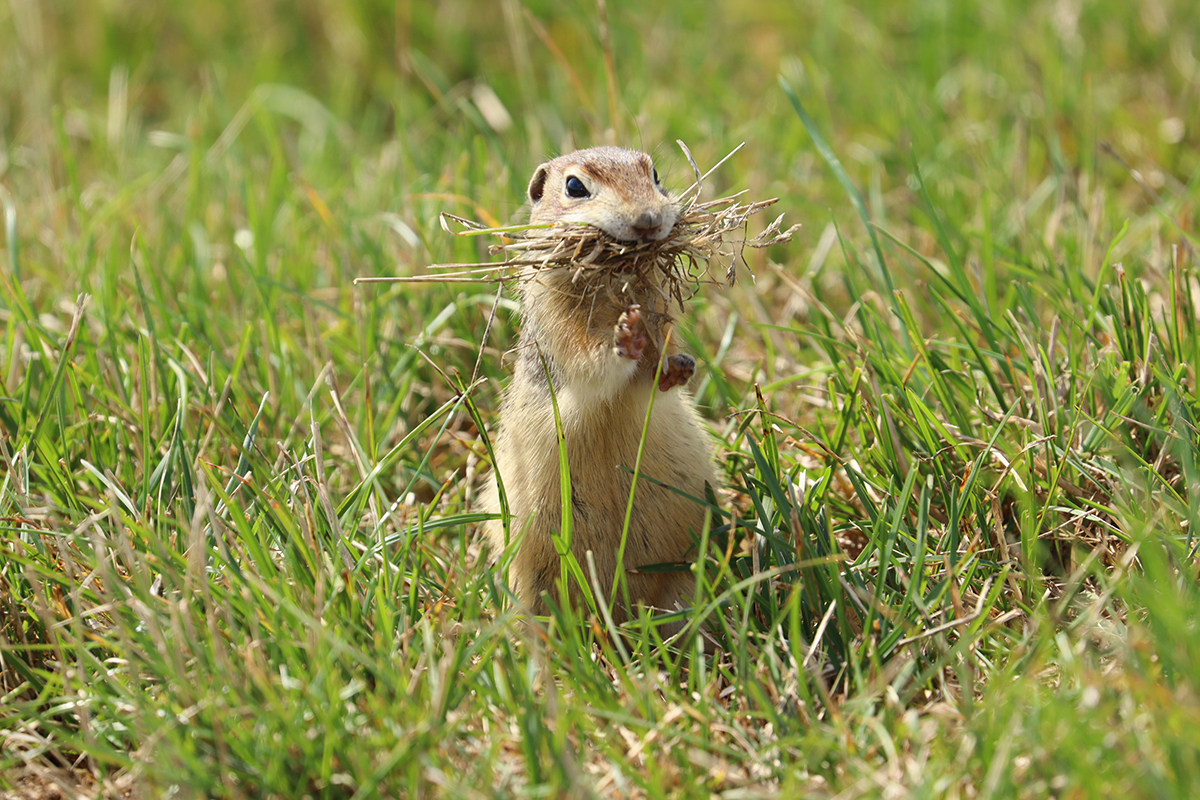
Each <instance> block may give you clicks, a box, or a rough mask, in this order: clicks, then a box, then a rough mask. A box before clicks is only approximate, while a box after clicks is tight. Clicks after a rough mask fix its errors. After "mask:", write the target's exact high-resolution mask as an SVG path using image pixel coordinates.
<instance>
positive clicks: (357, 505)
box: [0, 0, 1200, 800]
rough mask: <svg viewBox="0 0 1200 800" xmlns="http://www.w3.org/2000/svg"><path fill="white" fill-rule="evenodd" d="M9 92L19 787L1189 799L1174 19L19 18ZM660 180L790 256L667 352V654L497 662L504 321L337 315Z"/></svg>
mask: <svg viewBox="0 0 1200 800" xmlns="http://www.w3.org/2000/svg"><path fill="white" fill-rule="evenodd" d="M0 52H2V53H3V54H4V55H3V56H2V57H0V206H2V210H3V224H2V226H0V227H2V229H3V232H2V233H0V239H2V241H3V251H2V253H0V383H2V387H0V531H2V535H0V792H5V793H6V794H4V796H5V797H37V798H41V797H46V798H50V797H181V798H192V797H197V798H199V797H219V798H242V797H256V798H257V797H275V798H302V797H311V798H318V797H319V798H326V797H328V798H368V797H464V798H468V797H469V798H478V797H572V798H575V797H578V798H584V797H604V798H608V797H637V798H666V797H671V798H676V797H679V798H681V797H722V798H729V799H730V800H734V799H735V798H750V797H814V798H833V797H837V798H858V797H863V798H866V797H887V798H925V797H953V798H1001V797H1005V798H1008V797H1017V798H1042V797H1060V798H1085V797H1111V796H1119V797H1128V798H1170V797H1179V798H1190V797H1196V796H1200V630H1198V629H1197V626H1198V624H1200V623H1198V620H1200V584H1198V583H1197V579H1198V577H1200V576H1198V574H1197V570H1198V567H1200V563H1198V558H1197V547H1198V545H1200V539H1198V538H1197V535H1196V530H1197V527H1198V526H1200V427H1198V423H1200V390H1198V389H1197V382H1196V378H1197V376H1196V365H1197V362H1198V360H1200V334H1198V333H1197V314H1198V312H1200V280H1198V272H1197V268H1198V259H1197V253H1198V248H1200V235H1198V234H1197V215H1198V211H1200V4H1196V3H1194V2H1188V1H1187V0H1144V2H1141V3H1136V4H1134V3H1122V2H1117V0H1093V1H1092V2H1083V0H1037V1H1034V2H1011V3H1006V2H990V3H985V2H963V3H949V2H921V1H919V0H906V1H905V2H885V1H884V0H857V1H856V2H850V1H844V0H822V1H818V0H811V1H810V0H797V1H796V2H783V0H757V1H755V2H751V0H718V2H714V3H694V2H688V1H687V0H664V2H661V3H657V4H638V3H631V2H626V0H606V1H604V2H599V3H597V2H595V0H568V1H567V2H561V3H552V2H548V0H547V1H543V0H528V2H524V3H522V2H519V0H496V2H484V1H483V0H445V2H437V3H432V2H425V1H424V0H398V2H394V3H385V2H382V0H326V2H312V1H311V0H303V1H302V2H296V3H272V2H268V0H246V1H245V2H242V3H239V4H232V3H220V2H215V1H214V0H195V2H191V3H186V4H172V3H154V2H148V1H147V0H111V2H95V3H79V4H72V3H55V2H37V0H13V2H11V3H7V4H4V5H3V6H0ZM676 140H681V141H683V142H684V143H686V145H687V147H688V148H689V149H690V151H691V152H692V154H693V155H694V156H695V158H696V161H697V163H699V164H700V165H701V166H702V167H705V168H707V167H708V166H712V165H714V164H716V163H717V162H718V161H720V160H721V159H722V158H724V157H725V156H726V155H727V154H728V153H730V152H731V151H732V150H734V149H735V148H736V147H737V146H738V145H740V144H742V143H745V147H743V148H742V149H741V150H739V151H738V152H737V153H736V154H735V155H734V156H733V157H732V158H730V159H729V160H728V161H727V162H726V163H724V164H723V165H721V167H720V168H719V169H717V170H716V171H714V172H713V174H712V176H711V177H710V178H709V179H708V180H707V181H706V189H705V193H706V196H711V197H720V196H724V195H726V194H730V193H733V192H737V191H741V190H746V191H747V196H748V197H749V198H750V199H765V198H774V197H778V198H779V202H778V204H777V205H776V206H774V207H773V208H772V209H771V210H770V212H768V213H767V214H765V215H764V219H757V218H756V220H755V222H753V223H752V226H751V230H749V231H748V233H749V234H754V233H757V232H758V231H759V230H761V228H762V226H763V225H765V224H766V223H767V222H769V221H770V219H771V218H772V217H773V215H774V214H778V213H784V214H785V218H784V219H785V223H786V224H792V223H802V225H803V227H802V228H801V229H800V231H799V232H798V233H797V234H796V235H795V236H794V237H793V239H792V241H791V242H789V243H786V244H779V245H775V246H773V247H771V248H769V249H765V250H751V249H746V250H745V251H744V252H743V253H742V255H741V258H742V259H743V260H740V261H739V262H738V269H739V280H738V282H737V284H736V285H734V286H732V287H728V286H724V285H720V284H719V283H705V284H703V285H701V286H700V287H699V288H700V291H699V292H698V294H697V296H696V297H695V298H694V299H692V300H691V301H690V302H689V303H688V306H687V309H686V313H685V315H684V318H683V320H682V323H683V324H682V327H681V330H680V335H681V336H682V338H683V343H684V346H685V348H686V349H687V350H688V352H690V353H693V354H695V355H696V357H697V361H698V365H699V369H698V372H697V374H696V376H695V377H694V378H693V379H692V382H691V385H690V388H691V390H692V392H693V393H694V395H695V398H696V403H697V406H698V408H699V410H700V413H701V415H702V416H703V418H704V420H705V424H706V426H707V427H708V430H709V432H710V434H711V437H712V441H713V444H714V449H715V451H716V453H717V458H718V466H719V474H720V476H721V485H719V486H714V487H712V488H713V491H712V493H711V495H710V496H709V497H708V498H706V500H707V502H708V505H709V509H710V511H709V520H710V523H709V525H708V526H707V528H706V529H705V530H704V531H701V532H698V542H697V546H698V549H699V551H700V552H701V557H700V559H699V564H698V565H697V568H696V574H697V578H698V583H699V593H698V596H697V603H696V606H695V608H694V609H693V610H692V611H690V612H688V616H687V619H689V620H690V621H691V624H690V625H689V627H688V628H687V629H686V630H685V631H684V633H683V634H682V635H681V636H680V637H679V638H677V639H675V640H672V641H670V642H664V641H663V639H662V637H661V636H660V635H659V630H658V627H657V625H656V624H655V621H654V620H653V619H652V618H651V617H650V616H649V615H645V616H643V617H642V618H640V619H638V620H635V621H632V622H630V623H628V624H627V625H626V626H625V629H624V630H623V631H617V630H616V629H615V626H614V625H612V623H611V620H609V619H607V618H606V617H605V616H604V615H603V614H599V615H597V614H592V613H590V612H589V610H588V609H586V608H585V609H575V610H572V609H569V608H568V609H563V610H561V611H560V612H558V613H556V614H555V615H553V616H552V617H549V618H541V619H538V620H532V621H530V620H525V619H524V617H523V615H522V613H521V607H520V605H519V604H518V603H516V602H515V600H514V598H513V596H512V593H511V591H510V589H509V587H508V586H507V585H506V583H505V580H504V571H503V568H502V567H503V563H504V561H505V559H507V558H511V553H504V554H496V553H488V552H486V551H485V550H484V548H483V546H482V542H481V540H480V537H479V535H478V533H477V527H478V525H479V524H480V522H481V521H482V520H483V518H484V517H483V515H482V514H481V512H480V511H479V509H478V507H477V504H476V501H477V499H478V495H479V492H480V490H481V487H482V485H483V480H484V477H485V475H486V474H487V472H488V470H489V469H490V447H491V444H490V439H489V438H488V435H487V434H488V433H489V432H491V431H494V430H495V424H496V420H497V415H496V411H497V407H498V403H499V397H500V393H501V391H502V388H503V386H504V385H505V381H506V380H507V378H508V375H509V374H510V369H509V367H510V361H511V360H509V361H507V362H506V359H505V353H506V351H508V350H509V349H510V348H511V347H512V346H513V344H514V343H515V341H516V336H517V332H518V330H519V312H518V306H517V304H516V302H515V301H514V298H513V296H512V294H511V293H510V292H505V291H500V289H501V287H498V286H496V285H494V284H447V283H436V282H432V283H421V284H411V283H404V284H400V283H390V284H369V285H363V284H359V285H356V284H355V283H354V281H355V279H356V278H359V277H368V276H406V275H422V274H426V273H428V272H429V266H430V265H432V264H437V263H446V262H467V261H477V260H487V259H488V258H489V254H488V252H487V248H486V242H483V241H481V240H480V239H478V238H467V237H454V236H450V235H448V234H447V233H446V232H445V231H444V230H443V229H442V226H441V224H440V222H439V214H440V213H442V212H450V213H453V214H457V215H459V216H463V217H468V218H471V219H475V220H479V221H481V222H484V223H486V224H506V223H510V222H514V221H517V220H519V219H520V215H521V210H522V202H523V196H524V190H525V185H526V182H527V180H528V177H529V175H530V173H531V171H532V170H533V168H534V167H535V166H536V165H537V164H539V163H541V162H542V161H544V160H545V159H546V158H547V157H549V156H552V155H554V154H556V153H561V152H566V151H569V150H571V149H574V148H576V147H584V146H590V145H594V144H604V143H617V144H623V145H626V146H631V147H636V148H639V149H643V150H646V151H647V152H649V153H651V154H652V155H653V156H654V158H655V163H656V166H657V168H658V171H659V172H660V173H661V174H662V176H663V180H664V183H665V184H666V185H667V186H668V187H670V188H673V189H676V190H682V189H683V188H685V187H686V186H687V185H688V184H689V183H691V182H692V170H691V167H690V166H689V164H688V161H687V159H686V157H685V156H684V154H683V152H682V150H681V149H680V148H679V147H678V146H677V145H676V144H675V142H676ZM771 212H773V213H771ZM721 266H722V267H723V266H724V265H721ZM496 558H499V559H500V564H499V565H497V564H496V563H495V560H496ZM583 567H584V568H585V569H586V565H583ZM700 623H703V625H704V627H705V629H706V630H707V631H708V633H709V634H711V636H712V637H713V638H714V639H715V640H716V641H717V642H718V643H719V645H720V648H719V650H717V651H716V652H712V650H713V648H712V647H711V646H710V647H709V648H708V649H707V650H706V647H705V643H704V641H703V638H702V637H701V636H700V635H699V633H698V627H699V625H700Z"/></svg>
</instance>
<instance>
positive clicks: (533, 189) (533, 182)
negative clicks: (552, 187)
mask: <svg viewBox="0 0 1200 800" xmlns="http://www.w3.org/2000/svg"><path fill="white" fill-rule="evenodd" d="M548 167H549V165H548V164H542V165H541V166H540V167H538V168H537V169H535V170H534V171H533V177H532V178H530V179H529V200H530V202H532V203H536V202H538V201H539V200H541V199H542V194H543V193H544V192H545V191H546V177H547V176H548V175H549V174H550V170H549V168H548Z"/></svg>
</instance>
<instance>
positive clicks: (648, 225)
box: [629, 211, 670, 241]
mask: <svg viewBox="0 0 1200 800" xmlns="http://www.w3.org/2000/svg"><path fill="white" fill-rule="evenodd" d="M629 227H630V229H631V230H632V231H633V233H634V235H635V236H637V238H638V239H639V240H642V241H651V240H657V239H665V238H666V237H667V234H668V233H670V228H669V227H668V226H666V225H664V224H663V212H661V211H643V212H642V213H641V214H638V216H637V218H636V219H634V220H632V221H631V222H630V223H629Z"/></svg>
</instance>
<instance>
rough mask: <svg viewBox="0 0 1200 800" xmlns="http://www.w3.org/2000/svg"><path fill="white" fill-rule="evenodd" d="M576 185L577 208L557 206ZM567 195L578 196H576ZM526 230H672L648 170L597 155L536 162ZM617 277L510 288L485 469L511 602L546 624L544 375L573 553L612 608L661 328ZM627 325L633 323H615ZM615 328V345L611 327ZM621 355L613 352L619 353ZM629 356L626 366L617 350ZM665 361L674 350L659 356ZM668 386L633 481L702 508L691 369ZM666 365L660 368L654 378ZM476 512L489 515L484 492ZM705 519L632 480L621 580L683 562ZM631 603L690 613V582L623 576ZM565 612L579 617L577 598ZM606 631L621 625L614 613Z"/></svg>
mask: <svg viewBox="0 0 1200 800" xmlns="http://www.w3.org/2000/svg"><path fill="white" fill-rule="evenodd" d="M572 176H575V177H578V178H579V180H580V181H581V182H582V183H583V184H584V185H585V188H586V189H587V192H588V196H587V197H585V198H573V197H570V196H569V195H568V193H567V191H566V188H565V187H566V183H567V180H568V179H569V178H570V177H572ZM575 188H576V190H577V189H578V186H577V185H576V186H575ZM529 194H530V200H531V203H532V206H531V213H530V219H531V221H533V222H558V221H570V222H583V223H588V224H592V225H595V226H596V227H599V228H601V229H602V230H604V231H605V232H606V233H608V234H609V235H610V236H613V237H614V238H617V239H621V240H623V241H637V240H647V239H661V238H663V237H665V236H666V235H667V234H668V233H669V232H670V229H671V226H672V225H673V224H674V222H675V219H676V216H677V210H676V206H675V203H674V201H673V200H672V199H671V198H670V196H669V195H667V193H666V192H665V191H664V190H663V189H662V188H661V186H659V185H658V183H657V181H656V179H655V176H654V171H653V167H652V165H651V163H650V158H649V156H647V155H646V154H644V153H640V152H637V151H633V150H622V149H618V148H611V147H603V148H593V149H590V150H581V151H578V152H575V153H571V154H569V155H565V156H560V157H559V158H556V159H554V160H552V161H549V162H547V163H545V164H543V165H541V166H540V167H538V168H537V170H536V171H535V172H534V175H533V179H532V180H531V181H530V191H529ZM614 272H616V273H618V274H616V275H608V276H599V277H590V278H588V279H587V280H580V279H579V278H576V279H575V280H574V281H573V280H572V275H573V273H572V271H570V270H564V269H558V270H549V269H545V270H540V271H532V268H531V271H530V272H528V273H526V274H525V275H523V276H522V281H521V285H522V286H523V325H522V331H521V338H520V342H519V344H518V346H517V364H516V372H515V375H514V376H513V380H512V384H511V385H510V386H509V388H508V391H507V392H506V393H505V396H504V400H503V402H502V404H501V408H500V418H501V422H500V430H499V434H498V435H497V437H496V447H495V451H496V468H497V469H498V471H499V473H500V477H501V479H502V482H503V484H504V488H505V491H506V495H507V498H508V504H509V509H510V511H511V513H512V528H511V533H512V535H513V536H519V535H521V531H525V533H524V540H523V542H522V544H521V546H520V549H519V551H518V552H517V554H516V557H515V558H514V560H513V577H514V579H515V584H516V590H517V594H518V596H519V597H520V598H521V599H522V600H523V601H524V602H525V603H526V604H527V606H528V608H529V610H530V611H532V612H533V613H536V614H544V613H547V607H546V604H545V602H544V601H543V600H542V597H541V596H542V594H543V593H549V594H550V595H551V596H552V597H553V596H556V582H557V581H558V577H559V574H560V566H559V557H558V554H557V553H556V552H555V550H554V545H553V542H552V541H551V533H552V532H557V531H558V530H559V529H560V521H561V520H560V511H561V493H560V486H559V457H558V445H557V441H556V435H555V425H554V411H553V407H552V405H551V395H550V389H549V386H548V385H547V381H546V371H547V370H548V371H549V375H550V379H551V381H552V382H553V385H554V391H555V396H556V397H557V399H558V405H559V412H560V415H561V418H562V424H563V428H564V432H565V435H566V442H567V453H568V462H569V464H570V469H571V484H572V485H571V488H572V497H573V507H574V515H573V522H572V526H573V536H572V550H573V552H574V554H575V557H576V558H577V559H578V561H579V563H580V565H581V566H583V568H584V570H585V573H586V571H587V557H586V553H587V551H589V550H590V551H591V552H592V554H593V557H594V559H595V562H596V568H597V572H598V574H599V579H600V583H601V588H602V590H603V592H604V600H605V602H607V600H608V598H610V597H611V596H612V585H613V578H614V574H615V571H616V566H617V550H618V547H619V544H620V540H621V530H622V526H623V524H624V519H625V510H626V504H627V502H628V499H629V490H630V484H631V481H632V475H631V474H630V472H628V471H625V470H624V469H622V467H625V468H628V469H629V470H632V469H633V467H634V464H635V462H636V459H637V451H638V444H639V440H640V438H641V434H642V425H643V422H644V420H645V417H646V407H647V404H648V403H649V402H650V398H651V395H652V394H655V384H654V373H655V368H656V366H657V363H658V359H659V355H660V353H661V352H662V349H663V346H664V343H665V342H666V340H667V337H668V335H669V332H670V329H671V323H670V315H669V313H668V312H669V309H668V307H667V304H666V302H665V301H664V299H663V298H662V295H661V293H659V292H657V291H654V287H652V286H640V287H636V288H634V289H630V288H629V287H628V285H627V283H628V281H626V280H623V279H622V278H621V276H620V274H619V272H620V271H619V269H618V270H614ZM630 320H633V322H632V324H628V323H629V321H630ZM622 322H625V323H627V324H626V325H625V326H624V333H622V330H621V329H619V325H620V324H621V323H622ZM622 346H624V347H625V351H624V353H623V352H622V349H621V348H622ZM630 348H632V349H633V350H634V351H636V350H637V349H639V348H640V349H641V353H640V356H639V357H638V358H636V359H634V358H631V357H629V355H628V352H629V350H630ZM672 350H673V349H672ZM669 355H671V356H672V358H671V359H670V360H669V361H668V363H669V364H674V362H675V360H676V359H682V361H681V362H680V363H686V365H687V370H686V371H685V372H684V373H683V375H682V377H681V378H680V379H679V380H676V381H672V382H667V383H665V384H660V385H662V386H663V388H664V390H663V391H659V392H657V393H656V395H655V397H654V409H653V414H652V416H651V418H650V424H649V430H648V433H647V439H646V445H645V451H644V455H643V458H642V468H641V474H642V475H643V476H646V477H650V478H654V479H656V480H658V481H661V482H663V483H666V484H668V485H671V486H674V487H677V488H678V489H680V490H682V491H683V492H686V493H687V494H690V495H692V496H693V497H700V498H703V497H704V484H705V482H706V481H708V482H710V483H713V484H715V475H714V472H713V466H712V456H711V451H710V448H709V445H708V442H707V440H706V437H705V434H704V432H703V429H702V427H701V425H700V422H699V419H698V417H697V415H696V412H695V410H694V408H693V404H692V400H691V398H690V396H689V395H687V394H686V392H685V391H684V390H683V389H671V388H670V387H671V386H674V385H678V384H679V383H682V382H685V381H686V380H687V377H688V376H690V374H691V367H692V364H693V362H692V361H691V359H690V358H688V357H687V356H681V355H674V354H673V352H672V353H669ZM665 368H666V367H665V366H664V369H665ZM484 504H485V507H486V508H487V509H488V510H491V511H499V498H498V496H497V491H496V487H495V482H494V480H493V481H492V482H491V484H490V485H489V486H488V489H487V491H486V493H485V498H484ZM703 520H704V511H703V509H702V507H701V506H700V505H699V504H698V503H695V502H693V501H691V500H688V499H686V498H684V497H681V496H679V495H678V494H676V493H675V492H672V491H670V490H668V489H665V488H662V487H661V486H658V485H655V484H654V483H652V482H650V481H648V480H639V481H638V486H637V493H636V498H635V503H634V508H633V516H632V519H631V522H630V526H629V537H628V541H627V544H626V548H625V555H624V566H625V568H626V570H630V569H636V568H637V567H639V566H644V565H649V564H659V563H663V562H671V561H685V560H688V559H690V558H694V555H695V554H694V552H693V547H692V543H693V537H698V536H699V534H700V529H701V526H702V525H703ZM486 531H487V535H488V538H489V540H490V542H491V544H492V548H493V552H497V553H498V552H499V551H500V550H501V549H502V548H503V547H504V546H505V544H506V542H505V532H504V529H503V526H502V525H501V523H500V522H499V521H495V522H493V523H490V524H489V526H488V527H487V529H486ZM626 576H627V580H628V585H629V590H630V598H631V600H632V601H633V603H634V604H635V605H636V604H638V603H641V604H644V605H647V606H651V607H656V608H668V609H669V608H674V607H675V606H676V604H677V603H678V604H682V605H684V606H687V605H691V594H692V590H693V588H694V585H695V584H694V580H693V578H692V575H691V573H689V572H675V573H658V574H651V573H647V574H640V575H639V574H632V573H629V572H627V573H626ZM571 601H572V602H573V603H574V604H575V605H576V606H578V605H579V594H578V588H577V587H573V590H572V597H571ZM613 611H614V616H615V618H616V619H617V620H618V621H623V620H624V619H626V618H627V611H626V609H624V607H623V605H622V604H621V603H618V604H617V607H616V608H614V610H613Z"/></svg>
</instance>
